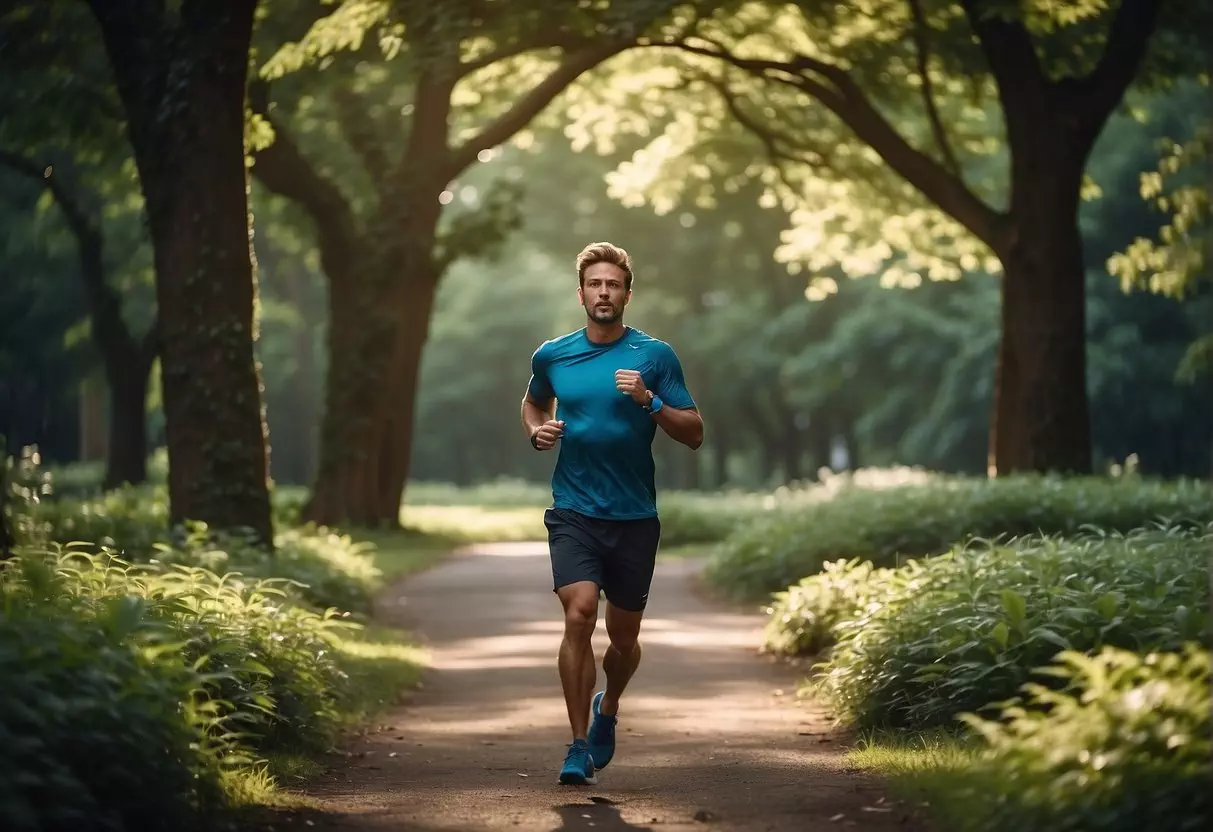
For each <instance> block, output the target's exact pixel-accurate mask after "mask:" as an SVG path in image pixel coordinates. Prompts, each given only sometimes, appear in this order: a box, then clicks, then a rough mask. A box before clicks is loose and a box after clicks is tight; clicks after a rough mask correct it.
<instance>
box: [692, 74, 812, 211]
mask: <svg viewBox="0 0 1213 832" xmlns="http://www.w3.org/2000/svg"><path fill="white" fill-rule="evenodd" d="M703 81H704V82H705V83H707V84H708V85H710V86H711V87H712V88H713V89H715V90H716V92H717V93H718V94H719V95H720V97H721V99H722V100H723V101H724V105H725V107H726V108H727V109H728V111H729V114H730V115H731V116H732V117H733V119H734V121H736V122H737V123H738V124H740V125H741V126H742V127H744V128H745V129H746V130H748V131H749V132H750V133H752V134H753V135H754V136H755V137H757V138H758V140H759V141H760V142H762V144H763V147H765V148H766V151H767V156H769V157H770V159H771V164H773V165H774V166H775V169H776V170H777V171H778V172H779V177H780V179H782V180H783V183H784V184H785V185H787V186H788V187H789V188H791V187H793V186H792V181H791V177H790V176H789V175H788V172H787V168H786V167H785V163H792V164H801V165H805V166H806V167H829V162H828V160H827V156H828V154H827V153H823V152H822V150H821V149H820V148H813V149H809V150H806V152H805V154H804V155H801V154H797V153H795V152H793V151H791V150H786V149H784V148H785V147H795V146H796V144H797V142H796V141H795V140H794V139H792V137H791V136H789V135H788V134H787V133H785V132H783V131H781V130H777V129H775V128H774V127H770V126H766V125H762V124H760V123H759V122H758V120H757V119H755V118H754V117H752V116H751V115H750V114H749V113H747V112H746V111H745V110H744V109H743V108H742V106H741V102H740V101H738V100H737V96H736V95H734V94H733V93H732V91H731V90H730V89H729V87H728V84H727V83H726V82H725V80H724V79H723V78H713V77H710V76H707V75H704V76H703ZM801 144H803V142H801ZM781 145H782V147H781Z"/></svg>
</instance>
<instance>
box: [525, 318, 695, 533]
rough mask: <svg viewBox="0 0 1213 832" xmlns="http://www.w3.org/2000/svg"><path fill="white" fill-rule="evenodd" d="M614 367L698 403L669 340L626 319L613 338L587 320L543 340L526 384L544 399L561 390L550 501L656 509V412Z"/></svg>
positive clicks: (607, 512)
mask: <svg viewBox="0 0 1213 832" xmlns="http://www.w3.org/2000/svg"><path fill="white" fill-rule="evenodd" d="M616 370H638V371H639V372H640V374H641V377H642V378H643V379H644V383H645V386H646V387H648V388H649V389H650V390H652V391H653V392H654V393H656V394H657V395H658V396H660V397H661V400H662V402H663V404H664V406H666V407H674V408H678V409H684V408H689V407H694V406H695V401H694V399H692V398H691V394H690V393H689V392H688V391H687V388H686V383H685V381H683V377H682V365H681V364H680V363H679V361H678V356H676V355H675V354H674V350H673V349H672V348H671V347H670V345H669V344H667V343H665V342H664V341H660V340H658V339H656V338H653V337H651V336H649V335H646V334H645V333H643V332H641V331H640V330H638V329H633V328H632V327H625V328H624V333H623V335H622V336H621V337H620V338H618V339H616V340H615V341H612V342H611V343H609V344H595V343H594V342H593V341H591V340H590V339H589V338H587V337H586V331H585V329H584V328H582V329H579V330H577V331H576V332H571V333H569V334H568V335H563V336H561V337H559V338H554V339H552V340H551V341H544V342H543V343H542V344H540V346H539V349H537V350H535V354H534V355H533V356H531V381H530V385H529V386H528V388H527V390H528V392H529V393H530V394H531V398H532V399H534V400H535V401H536V402H538V403H539V404H540V405H543V404H545V403H547V402H548V401H549V400H550V399H551V398H552V397H553V396H555V398H556V418H557V419H560V420H563V421H564V435H563V436H562V437H561V438H560V441H559V443H558V444H557V447H558V448H559V456H558V457H557V459H556V468H555V470H554V471H553V472H552V506H553V508H563V509H569V510H572V511H576V512H580V513H581V514H586V515H588V516H590V517H600V518H604V519H607V520H634V519H639V518H642V517H655V516H656V515H657V488H656V485H655V484H654V481H653V469H654V466H653V437H654V436H655V435H656V433H657V423H656V421H655V420H654V417H653V416H652V415H651V414H650V413H648V412H647V411H646V410H645V409H644V408H643V407H641V406H640V405H638V404H637V403H636V402H635V401H634V400H633V399H632V397H631V396H628V395H626V394H624V393H621V392H619V390H618V389H617V388H616V387H615V371H616Z"/></svg>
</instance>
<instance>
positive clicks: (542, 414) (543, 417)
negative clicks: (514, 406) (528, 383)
mask: <svg viewBox="0 0 1213 832" xmlns="http://www.w3.org/2000/svg"><path fill="white" fill-rule="evenodd" d="M555 402H556V400H555V399H548V400H547V401H546V402H543V403H540V402H537V401H535V398H534V397H533V396H532V395H531V391H530V390H527V392H526V395H524V396H523V397H522V426H523V427H524V428H525V429H526V435H527V436H534V435H535V431H537V430H539V428H541V427H542V426H543V424H544V422H547V421H548V420H550V419H551V418H552V415H553V410H554V408H553V407H552V405H553V404H555Z"/></svg>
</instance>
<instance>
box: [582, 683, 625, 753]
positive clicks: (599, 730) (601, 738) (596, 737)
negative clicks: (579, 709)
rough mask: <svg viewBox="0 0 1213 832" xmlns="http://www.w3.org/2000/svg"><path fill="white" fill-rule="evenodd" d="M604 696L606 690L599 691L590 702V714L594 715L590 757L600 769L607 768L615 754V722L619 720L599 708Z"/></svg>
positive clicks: (591, 729)
mask: <svg viewBox="0 0 1213 832" xmlns="http://www.w3.org/2000/svg"><path fill="white" fill-rule="evenodd" d="M604 696H606V691H605V690H600V691H598V693H596V694H594V700H593V702H592V703H591V704H590V714H591V715H592V716H593V720H592V721H591V723H590V735H589V747H590V758H591V759H593V761H594V766H595V767H596V768H597V769H599V770H602V769H604V768H606V767H607V763H609V762H611V758H612V757H614V756H615V723H616V722H617V721H618V718H617V717H614V716H606V715H605V714H603V713H602V712H601V711H600V710H599V709H600V708H601V707H602V697H604Z"/></svg>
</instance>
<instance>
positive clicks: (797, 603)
mask: <svg viewBox="0 0 1213 832" xmlns="http://www.w3.org/2000/svg"><path fill="white" fill-rule="evenodd" d="M899 575H900V573H898V572H896V571H895V570H893V569H890V568H888V567H883V568H879V569H878V568H876V567H873V566H872V564H871V563H870V562H868V561H864V562H862V563H861V562H859V561H858V560H856V559H851V560H839V561H832V562H830V563H826V564H824V565H823V566H822V571H821V572H820V573H819V574H817V575H810V576H809V577H807V578H805V579H803V580H802V581H801V582H800V583H798V584H796V585H794V586H791V587H788V588H787V589H785V590H784V591H782V592H777V593H775V595H774V599H773V603H772V604H771V606H769V607H767V610H766V613H767V624H766V628H765V629H764V632H763V649H764V650H766V651H769V652H772V653H781V654H784V655H789V656H797V655H806V654H813V653H817V652H819V651H821V650H823V649H825V648H827V647H829V646H831V645H832V644H833V643H834V631H835V628H836V627H837V626H838V625H839V624H840V623H841V622H843V621H845V620H847V619H850V618H854V617H855V616H856V615H858V614H859V613H860V611H861V610H863V609H864V608H865V607H867V605H868V604H869V603H871V602H873V601H879V599H881V598H882V597H883V596H884V595H885V594H887V593H888V592H889V590H890V587H891V584H890V583H889V582H890V581H893V580H895V579H896V577H898V576H899Z"/></svg>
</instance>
